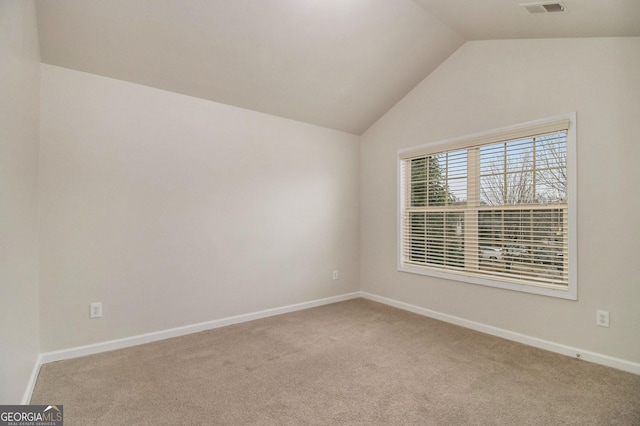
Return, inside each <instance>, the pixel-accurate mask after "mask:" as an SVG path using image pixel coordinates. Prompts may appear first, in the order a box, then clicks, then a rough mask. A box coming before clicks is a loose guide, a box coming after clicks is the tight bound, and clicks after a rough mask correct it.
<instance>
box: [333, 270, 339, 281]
mask: <svg viewBox="0 0 640 426" xmlns="http://www.w3.org/2000/svg"><path fill="white" fill-rule="evenodd" d="M333 279H334V280H337V279H338V271H333Z"/></svg>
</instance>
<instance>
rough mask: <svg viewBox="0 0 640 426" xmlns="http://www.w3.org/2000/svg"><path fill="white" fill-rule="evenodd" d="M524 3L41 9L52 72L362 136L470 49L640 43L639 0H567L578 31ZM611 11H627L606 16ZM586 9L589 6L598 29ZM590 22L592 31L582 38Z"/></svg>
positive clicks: (65, 3)
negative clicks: (546, 42)
mask: <svg viewBox="0 0 640 426" xmlns="http://www.w3.org/2000/svg"><path fill="white" fill-rule="evenodd" d="M517 3H520V2H517V1H516V2H514V1H512V0H482V1H479V0H415V1H412V0H108V1H105V0H37V1H36V5H37V15H38V30H39V37H40V50H41V57H42V61H43V62H44V63H47V64H52V65H57V66H61V67H66V68H71V69H75V70H79V71H85V72H89V73H93V74H98V75H103V76H106V77H111V78H116V79H120V80H125V81H130V82H134V83H138V84H142V85H146V86H151V87H156V88H160V89H164V90H169V91H173V92H177V93H182V94H185V95H190V96H195V97H199V98H204V99H209V100H212V101H216V102H221V103H225V104H228V105H234V106H238V107H242V108H247V109H251V110H255V111H261V112H265V113H269V114H273V115H277V116H281V117H286V118H290V119H294V120H299V121H303V122H307V123H311V124H316V125H320V126H324V127H328V128H332V129H337V130H342V131H345V132H349V133H354V134H362V133H363V132H364V131H365V130H366V129H367V128H368V127H369V126H371V124H373V123H374V122H375V121H376V120H377V119H378V118H379V117H380V116H381V115H382V114H384V113H385V112H386V111H387V110H389V109H390V108H391V107H392V106H393V105H394V104H395V103H396V102H398V101H399V100H400V99H401V98H402V97H403V96H404V95H405V94H407V93H408V92H409V91H410V90H411V89H412V88H413V87H414V86H415V85H416V84H418V83H419V82H420V81H421V80H422V79H424V78H425V77H426V76H427V75H428V74H429V73H431V71H433V70H434V69H435V68H436V67H437V66H438V65H439V64H440V63H442V61H444V60H445V59H446V58H447V57H449V56H450V55H451V54H452V53H453V52H454V51H455V50H456V49H457V48H458V47H459V46H460V45H462V44H463V43H464V42H465V41H466V40H468V39H478V38H520V37H540V33H541V32H542V34H546V35H547V36H550V37H556V36H591V35H639V34H638V33H639V32H638V18H637V17H638V16H640V13H635V14H634V15H633V19H632V18H630V17H629V16H630V15H629V14H632V12H637V11H638V5H639V4H640V1H638V0H606V1H603V0H571V1H569V0H566V1H564V3H565V4H567V6H568V10H569V11H571V13H573V15H570V14H566V15H564V16H565V18H564V19H565V21H566V20H567V19H568V20H569V22H574V23H573V24H571V25H572V27H571V25H569V24H567V23H566V22H564V21H562V20H559V18H558V17H557V16H554V17H551V16H547V17H546V18H545V17H542V16H529V15H527V14H526V11H524V9H522V8H521V7H519V6H517ZM599 3H607V4H612V5H614V7H615V8H616V12H615V13H613V12H611V11H609V12H608V14H607V13H604V14H603V13H602V10H601V9H602V8H601V7H597V6H596V5H597V4H599ZM578 4H586V5H587V6H585V8H586V9H584V10H586V12H584V13H585V14H586V15H588V16H589V17H590V18H589V19H586V18H584V17H580V16H579V12H580V11H581V10H582V9H581V7H582V6H580V8H579V7H578ZM481 5H486V8H485V7H483V6H481ZM515 6H517V8H516V7H515ZM574 7H575V9H574ZM505 8H506V9H509V12H506V11H505ZM492 10H493V11H498V12H496V13H493V12H491V11H492ZM516 10H517V12H516ZM580 13H582V12H580ZM516 14H519V15H518V17H517V19H518V20H515V21H513V22H512V20H514V19H516V18H514V16H516ZM520 15H522V16H520ZM603 15H605V16H609V15H611V16H609V17H610V18H611V19H610V21H607V22H608V24H607V25H604V27H606V28H608V30H607V31H605V30H603V31H604V34H599V33H598V34H595V33H592V32H588V31H587V30H588V29H589V28H596V27H597V28H600V27H599V26H598V22H600V21H597V22H596V21H594V19H595V18H597V17H602V16H603ZM614 15H615V16H614ZM567 16H568V18H566V17H567ZM578 18H579V19H578ZM520 20H521V21H520ZM536 20H537V21H536ZM572 20H573V21H572ZM526 22H529V23H528V24H527V23H526ZM530 22H537V23H536V24H532V23H530ZM542 22H545V23H544V24H543V23H542ZM584 23H588V27H589V28H578V27H582V26H583V24H584ZM618 24H619V25H621V26H622V27H624V31H622V32H624V34H620V32H621V31H620V28H622V27H620V28H618V30H616V25H618ZM623 24H624V25H623ZM567 26H570V27H571V28H573V29H572V30H571V31H568V30H567V28H568V27H567ZM523 28H529V30H527V31H524V30H523ZM601 32H602V31H601ZM596 33H597V31H596Z"/></svg>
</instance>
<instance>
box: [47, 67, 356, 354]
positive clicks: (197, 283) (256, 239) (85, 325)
mask: <svg viewBox="0 0 640 426" xmlns="http://www.w3.org/2000/svg"><path fill="white" fill-rule="evenodd" d="M309 101H310V102H312V101H313V100H309ZM358 155H359V150H358V138H357V137H356V136H354V135H350V134H346V133H341V132H337V131H333V130H327V129H324V128H320V127H316V126H312V125H308V124H303V123H300V122H295V121H291V120H286V119H282V118H278V117H274V116H269V115H266V114H261V113H256V112H252V111H248V110H243V109H239V108H234V107H229V106H226V105H222V104H217V103H214V102H209V101H205V100H201V99H196V98H191V97H188V96H183V95H178V94H175V93H170V92H166V91H162V90H157V89H152V88H149V87H144V86H140V85H136V84H131V83H126V82H122V81H118V80H113V79H108V78H104V77H100V76H96V75H92V74H86V73H81V72H77V71H72V70H68V69H64V68H58V67H54V66H49V65H42V109H41V170H40V173H41V209H42V212H41V217H42V221H41V229H42V230H41V247H42V250H41V271H42V272H41V298H42V304H41V318H42V321H41V333H42V339H41V344H42V350H43V352H47V351H53V350H58V349H63V348H69V347H74V346H78V345H85V344H90V343H94V342H102V341H107V340H111V339H116V338H122V337H127V336H133V335H138V334H141V333H147V332H153V331H158V330H164V329H169V328H172V327H178V326H183V325H190V324H195V323H199V322H203V321H209V320H213V319H218V318H223V317H228V316H232V315H238V314H243V313H249V312H254V311H259V310H263V309H267V308H273V307H280V306H285V305H289V304H294V303H298V302H304V301H310V300H314V299H319V298H324V297H329V296H335V295H340V294H344V293H348V292H352V291H356V290H358V282H359V277H358V274H359V254H358V253H359V252H358V241H359V235H358V231H359V228H358V177H359V170H358V163H359V161H358ZM334 269H338V270H339V271H340V279H339V280H337V281H334V280H332V270H334ZM97 301H101V302H102V303H103V309H104V317H103V318H101V319H94V320H90V319H89V317H88V314H89V303H90V302H97Z"/></svg>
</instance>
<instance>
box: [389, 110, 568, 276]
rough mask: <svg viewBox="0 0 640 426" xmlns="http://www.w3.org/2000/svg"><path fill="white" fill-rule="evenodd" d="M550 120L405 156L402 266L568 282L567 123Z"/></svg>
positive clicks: (403, 159) (402, 185) (402, 181)
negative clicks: (540, 124) (525, 127)
mask: <svg viewBox="0 0 640 426" xmlns="http://www.w3.org/2000/svg"><path fill="white" fill-rule="evenodd" d="M545 126H546V127H539V128H534V129H529V131H528V132H525V131H524V130H523V129H517V131H514V132H512V133H511V135H510V136H512V138H511V139H505V138H504V137H503V136H502V137H500V136H495V135H485V136H483V137H481V138H474V139H472V140H471V144H470V145H467V147H464V148H461V147H460V144H454V145H453V146H454V147H455V149H449V150H446V151H444V150H443V151H435V152H434V151H433V148H431V149H421V150H419V151H416V152H414V153H413V154H410V153H403V154H401V156H400V158H401V163H400V167H401V171H400V173H401V188H402V196H401V198H402V200H401V221H402V222H401V235H402V238H401V256H402V262H403V264H404V265H411V266H414V267H419V268H428V269H435V270H442V271H447V272H450V273H453V274H464V275H468V276H476V277H482V278H489V279H492V280H500V281H504V282H510V283H517V284H526V285H533V286H542V287H551V288H566V286H567V285H568V275H569V272H568V271H569V269H568V259H569V253H568V230H569V228H568V221H569V216H568V201H567V159H566V157H567V155H566V154H567V127H568V122H567V121H557V122H553V123H551V124H548V123H547V124H546V125H545ZM534 130H535V131H538V133H531V132H532V131H534ZM542 130H544V132H543V131H542ZM467 142H469V141H467Z"/></svg>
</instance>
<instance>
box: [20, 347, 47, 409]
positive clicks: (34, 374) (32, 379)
mask: <svg viewBox="0 0 640 426" xmlns="http://www.w3.org/2000/svg"><path fill="white" fill-rule="evenodd" d="M41 365H42V355H38V357H37V358H36V362H35V364H34V366H33V369H32V370H31V375H30V376H29V383H27V389H26V390H25V391H24V395H23V396H22V402H21V404H22V405H28V404H29V401H31V395H32V394H33V388H34V387H35V386H36V380H38V374H40V366H41Z"/></svg>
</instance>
